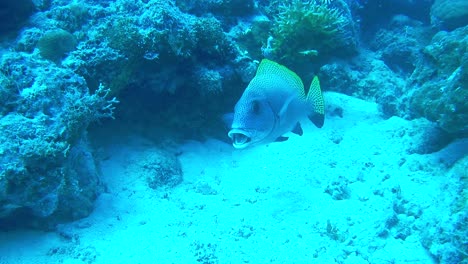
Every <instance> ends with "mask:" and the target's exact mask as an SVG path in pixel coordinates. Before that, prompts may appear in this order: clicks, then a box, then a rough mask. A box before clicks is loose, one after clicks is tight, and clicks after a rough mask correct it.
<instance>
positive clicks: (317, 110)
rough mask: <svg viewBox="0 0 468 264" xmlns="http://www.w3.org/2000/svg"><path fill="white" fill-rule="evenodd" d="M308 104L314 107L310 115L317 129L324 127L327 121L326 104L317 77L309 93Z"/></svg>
mask: <svg viewBox="0 0 468 264" xmlns="http://www.w3.org/2000/svg"><path fill="white" fill-rule="evenodd" d="M307 102H308V103H309V105H310V106H311V107H312V112H311V113H310V114H309V115H308V117H309V119H310V121H312V123H314V124H315V126H317V127H319V128H320V127H322V126H323V122H324V121H325V103H324V101H323V95H322V90H321V89H320V81H319V79H318V77H317V76H315V77H314V79H313V80H312V83H311V84H310V88H309V92H308V93H307Z"/></svg>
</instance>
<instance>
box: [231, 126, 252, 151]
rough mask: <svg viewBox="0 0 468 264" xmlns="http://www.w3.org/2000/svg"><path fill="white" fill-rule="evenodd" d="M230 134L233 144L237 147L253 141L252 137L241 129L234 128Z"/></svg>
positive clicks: (245, 145) (242, 146)
mask: <svg viewBox="0 0 468 264" xmlns="http://www.w3.org/2000/svg"><path fill="white" fill-rule="evenodd" d="M228 135H229V137H230V138H231V139H232V145H233V146H234V147H236V148H244V147H247V146H248V145H249V143H250V142H251V141H252V139H251V138H250V137H249V136H247V135H246V134H245V132H244V131H242V130H240V129H233V130H231V131H230V132H229V133H228Z"/></svg>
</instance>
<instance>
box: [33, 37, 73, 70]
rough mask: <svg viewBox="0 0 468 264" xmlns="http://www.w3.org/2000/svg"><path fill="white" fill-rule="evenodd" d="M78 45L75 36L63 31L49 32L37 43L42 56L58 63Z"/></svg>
mask: <svg viewBox="0 0 468 264" xmlns="http://www.w3.org/2000/svg"><path fill="white" fill-rule="evenodd" d="M76 44H77V43H76V38H75V36H73V35H72V34H71V33H70V32H68V31H66V30H63V29H56V30H50V31H47V32H46V33H45V34H44V36H42V38H40V39H39V42H38V43H37V45H38V48H39V52H40V54H41V56H42V57H43V58H44V59H48V60H50V61H53V62H56V63H58V62H60V60H62V59H63V58H64V57H65V55H66V54H67V53H68V52H70V51H73V50H75V48H76Z"/></svg>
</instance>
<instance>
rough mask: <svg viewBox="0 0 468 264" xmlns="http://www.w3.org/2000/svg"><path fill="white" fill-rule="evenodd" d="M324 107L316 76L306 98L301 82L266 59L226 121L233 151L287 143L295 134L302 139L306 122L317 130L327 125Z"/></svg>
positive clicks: (281, 66)
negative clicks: (303, 124)
mask: <svg viewBox="0 0 468 264" xmlns="http://www.w3.org/2000/svg"><path fill="white" fill-rule="evenodd" d="M324 108H325V103H324V100H323V94H322V91H321V89H320V81H319V79H318V77H317V76H315V77H314V78H313V80H312V82H311V85H310V88H309V91H308V93H307V95H306V93H305V90H304V84H303V83H302V80H301V78H300V77H299V76H298V75H297V74H296V73H294V72H293V71H291V70H289V69H288V68H287V67H285V66H283V65H280V64H279V63H276V62H274V61H271V60H268V59H263V60H262V61H261V62H260V64H259V66H258V68H257V72H256V74H255V76H254V77H253V79H252V80H251V81H250V83H249V84H248V86H247V87H246V89H245V91H244V93H243V94H242V96H241V98H240V99H239V101H238V102H237V103H236V105H235V107H234V113H232V114H231V115H228V116H227V117H226V119H225V121H226V120H229V121H227V122H230V123H231V126H230V130H229V132H228V136H229V138H230V139H231V141H232V145H233V146H234V148H237V149H243V148H246V147H252V146H258V145H262V144H268V143H271V142H281V141H286V140H287V139H288V137H286V136H284V135H285V134H286V133H288V132H293V133H295V134H298V135H300V136H302V134H303V130H302V127H301V124H300V123H301V122H303V121H304V120H306V119H307V118H308V119H309V120H310V121H312V123H314V124H315V126H317V127H318V128H321V127H322V126H323V124H324V120H325V115H324Z"/></svg>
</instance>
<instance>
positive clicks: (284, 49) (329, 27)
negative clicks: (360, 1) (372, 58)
mask: <svg viewBox="0 0 468 264" xmlns="http://www.w3.org/2000/svg"><path fill="white" fill-rule="evenodd" d="M272 37H273V41H272V46H271V49H272V52H273V57H275V58H277V59H279V60H280V61H283V62H284V63H285V64H287V65H293V64H298V63H299V64H300V62H301V61H304V60H305V61H307V62H308V63H310V61H311V60H312V58H313V57H315V56H319V57H321V58H327V57H330V56H349V55H352V54H354V53H355V52H356V47H357V40H356V32H355V30H354V22H353V20H352V17H351V12H350V10H349V7H348V6H347V4H346V3H344V2H343V1H335V2H333V5H331V4H325V3H323V2H321V1H310V2H303V1H300V0H294V1H291V2H289V3H285V4H283V5H280V6H279V10H278V15H277V17H276V20H275V23H274V25H273V27H272Z"/></svg>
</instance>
